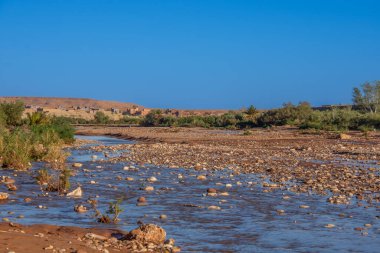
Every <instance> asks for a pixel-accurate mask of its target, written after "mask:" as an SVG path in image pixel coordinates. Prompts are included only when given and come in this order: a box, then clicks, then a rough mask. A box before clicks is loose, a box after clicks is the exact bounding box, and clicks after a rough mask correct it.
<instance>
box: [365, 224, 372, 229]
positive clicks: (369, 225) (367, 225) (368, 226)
mask: <svg viewBox="0 0 380 253" xmlns="http://www.w3.org/2000/svg"><path fill="white" fill-rule="evenodd" d="M364 226H365V227H367V228H370V227H372V225H371V224H369V223H367V224H364Z"/></svg>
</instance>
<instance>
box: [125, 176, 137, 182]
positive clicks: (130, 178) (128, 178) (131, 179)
mask: <svg viewBox="0 0 380 253" xmlns="http://www.w3.org/2000/svg"><path fill="white" fill-rule="evenodd" d="M125 180H127V181H133V180H135V179H134V178H133V177H127V178H125Z"/></svg>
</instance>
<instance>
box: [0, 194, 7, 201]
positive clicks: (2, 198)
mask: <svg viewBox="0 0 380 253" xmlns="http://www.w3.org/2000/svg"><path fill="white" fill-rule="evenodd" d="M8 198H9V194H8V193H6V192H0V200H5V199H8Z"/></svg>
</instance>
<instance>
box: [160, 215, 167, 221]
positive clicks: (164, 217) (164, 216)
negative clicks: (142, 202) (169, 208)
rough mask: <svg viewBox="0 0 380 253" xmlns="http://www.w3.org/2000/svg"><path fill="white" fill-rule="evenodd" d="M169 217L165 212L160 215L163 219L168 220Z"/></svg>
mask: <svg viewBox="0 0 380 253" xmlns="http://www.w3.org/2000/svg"><path fill="white" fill-rule="evenodd" d="M167 218H168V216H167V215H165V214H161V215H160V219H161V220H166V219H167Z"/></svg>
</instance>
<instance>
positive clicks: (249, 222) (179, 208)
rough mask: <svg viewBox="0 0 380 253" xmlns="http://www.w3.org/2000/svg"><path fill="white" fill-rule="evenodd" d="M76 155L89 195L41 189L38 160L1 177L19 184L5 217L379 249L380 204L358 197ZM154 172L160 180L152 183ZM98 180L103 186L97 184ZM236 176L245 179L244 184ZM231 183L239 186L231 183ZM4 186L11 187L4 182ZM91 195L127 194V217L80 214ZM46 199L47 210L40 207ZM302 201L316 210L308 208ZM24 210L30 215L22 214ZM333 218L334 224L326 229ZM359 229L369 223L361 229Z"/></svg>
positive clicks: (230, 242) (186, 237) (231, 241)
mask: <svg viewBox="0 0 380 253" xmlns="http://www.w3.org/2000/svg"><path fill="white" fill-rule="evenodd" d="M79 138H88V139H91V140H96V141H99V142H100V143H102V144H105V145H115V144H122V143H129V141H125V140H118V139H115V138H108V137H95V136H91V137H79ZM92 145H95V144H92ZM71 153H72V155H71V156H70V158H69V162H74V161H78V162H82V163H83V167H82V168H80V169H75V170H76V171H77V175H76V176H74V177H72V178H71V184H72V189H74V188H75V187H76V186H77V185H81V186H82V189H83V191H84V196H83V197H82V198H67V197H65V196H57V194H56V193H49V194H46V193H44V192H42V191H41V189H40V186H39V185H37V184H36V181H35V179H34V178H33V176H35V174H36V171H37V170H39V169H40V168H42V167H43V166H44V165H43V164H42V163H35V164H34V165H33V168H32V169H31V170H30V171H28V172H14V171H9V170H3V171H0V176H2V175H4V176H12V177H14V178H15V179H16V184H17V186H18V188H19V190H18V191H16V192H10V195H11V196H10V200H8V201H3V202H1V204H0V217H1V218H4V217H7V218H9V219H10V220H11V221H13V222H17V223H22V224H41V223H46V224H54V225H66V226H82V227H110V228H119V229H122V230H130V229H133V228H135V227H136V225H137V222H138V221H140V222H143V223H155V224H158V225H160V226H162V227H163V228H164V229H165V230H166V232H167V234H168V237H173V238H175V240H176V244H177V245H179V246H181V248H182V252H380V220H379V219H378V218H379V217H380V207H379V204H378V203H377V204H374V205H372V206H370V207H368V208H364V207H363V206H361V207H360V206H357V204H356V203H353V204H351V205H333V204H329V203H327V202H326V198H327V197H326V196H319V195H313V194H295V193H292V192H289V191H287V190H286V189H281V190H275V191H273V192H267V193H265V192H263V188H262V187H261V180H260V179H259V177H258V176H257V175H253V174H246V175H239V176H233V177H231V171H230V170H227V169H226V170H222V171H217V172H210V171H195V170H191V169H169V168H160V167H154V166H149V165H146V166H144V167H141V166H136V165H135V167H136V168H137V169H136V170H133V169H132V170H128V171H126V170H123V168H124V166H126V165H129V166H130V164H125V163H116V164H111V163H107V162H106V161H99V160H100V159H104V156H103V154H102V153H100V152H94V151H90V150H88V149H81V150H71ZM94 154H95V155H97V156H98V160H96V161H92V160H91V156H92V155H94ZM113 155H114V156H117V155H119V153H117V152H116V153H114V154H113ZM351 162H352V161H351ZM99 166H101V167H99ZM360 166H366V165H365V164H361V165H360ZM178 174H181V175H183V179H179V178H178ZM200 174H203V175H206V176H207V180H204V181H199V180H197V179H196V177H197V176H198V175H200ZM15 175H17V177H15ZM118 176H120V177H122V178H123V179H124V178H126V177H133V178H134V179H135V180H134V181H126V180H117V177H118ZM151 176H154V177H156V178H157V179H158V181H157V182H154V183H149V182H147V179H148V178H149V177H151ZM91 180H93V181H95V182H96V184H91V183H90V181H91ZM237 182H241V183H242V185H240V186H239V185H237ZM249 182H252V184H250V183H249ZM217 183H222V184H223V185H217ZM227 183H228V184H232V187H231V188H227V187H226V186H225V184H227ZM148 185H151V186H153V187H154V188H155V191H153V192H145V191H143V190H140V189H141V188H144V187H145V186H148ZM1 187H2V188H3V189H2V190H1V191H4V190H5V186H1ZM210 187H212V188H216V189H217V190H218V191H226V192H228V193H229V196H216V197H211V196H206V192H207V188H210ZM284 195H288V196H290V199H288V200H284V199H283V196H284ZM140 196H145V197H146V199H147V203H148V205H146V206H137V205H136V203H137V201H136V200H137V198H138V197H140ZM26 197H30V198H32V202H30V203H25V202H24V198H26ZM90 197H91V198H96V199H97V200H98V202H99V206H98V207H99V209H100V210H102V211H105V210H106V209H107V206H108V203H109V202H110V201H113V200H116V199H118V198H121V197H122V198H124V201H123V202H122V205H121V206H122V208H123V209H124V212H123V213H122V214H121V215H120V219H121V222H120V223H119V224H117V225H106V224H101V223H98V222H96V219H95V218H94V217H93V214H94V212H92V211H91V210H90V211H89V212H87V213H84V214H78V213H76V212H74V210H73V207H74V206H75V205H76V204H84V205H86V206H88V207H90V205H89V204H87V203H86V200H87V199H88V198H90ZM39 205H42V206H46V207H47V209H39V208H38V206H39ZM211 205H216V206H219V207H221V210H209V209H208V208H207V207H208V206H211ZM300 205H308V206H310V208H307V209H302V208H299V206H300ZM364 206H367V205H366V204H364ZM279 209H283V210H285V213H284V214H283V215H279V214H278V213H277V210H279ZM8 212H13V213H11V214H9V213H8ZM161 214H165V215H167V219H166V220H161V219H160V218H159V216H160V215H161ZM340 214H344V217H343V216H342V215H340ZM19 215H24V216H25V217H24V218H17V217H18V216H19ZM329 223H331V224H334V225H335V227H334V228H325V227H324V226H325V225H326V224H329ZM364 224H372V227H369V228H365V227H364ZM356 227H362V228H365V229H364V230H363V231H356V230H354V228H356Z"/></svg>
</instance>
